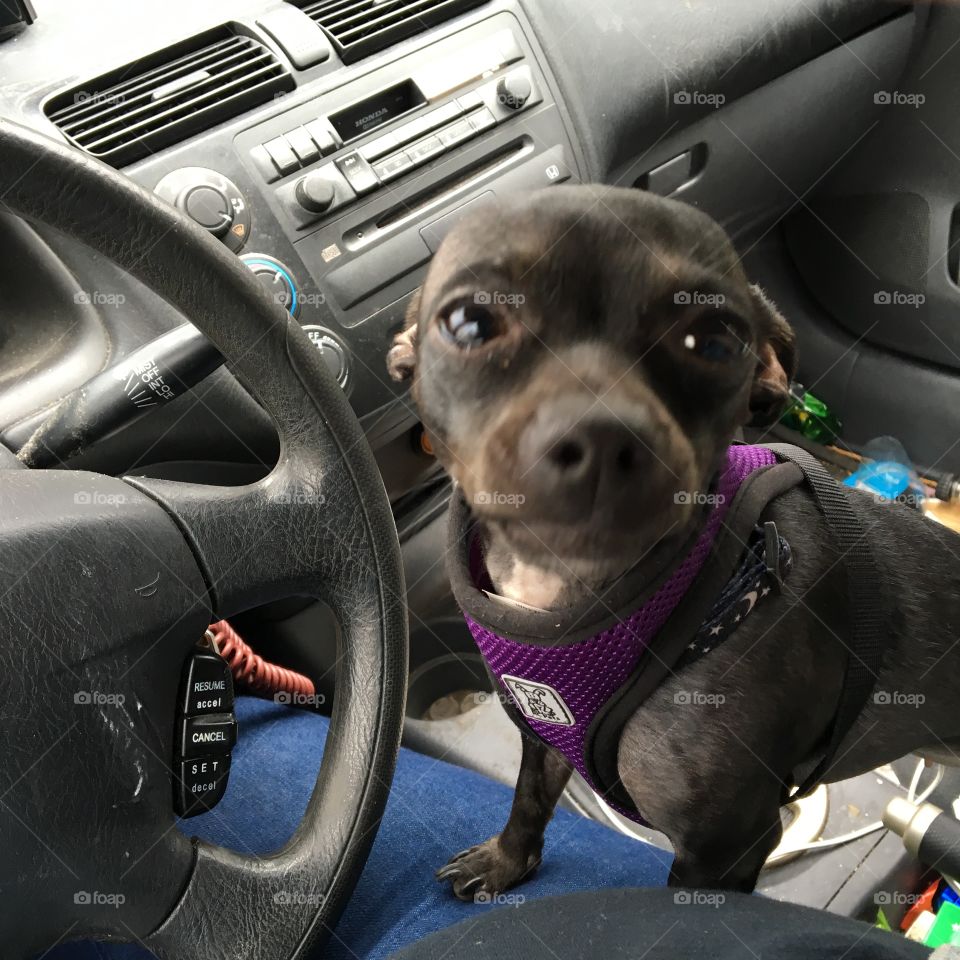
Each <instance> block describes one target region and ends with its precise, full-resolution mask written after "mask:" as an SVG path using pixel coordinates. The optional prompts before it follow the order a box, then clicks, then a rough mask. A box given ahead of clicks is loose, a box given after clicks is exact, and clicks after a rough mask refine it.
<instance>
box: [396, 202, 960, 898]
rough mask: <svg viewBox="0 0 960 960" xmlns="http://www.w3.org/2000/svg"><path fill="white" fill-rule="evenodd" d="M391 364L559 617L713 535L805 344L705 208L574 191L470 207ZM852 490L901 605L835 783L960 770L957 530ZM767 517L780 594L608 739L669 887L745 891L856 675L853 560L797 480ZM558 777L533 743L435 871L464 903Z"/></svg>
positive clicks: (886, 589) (895, 605) (887, 583)
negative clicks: (483, 825) (748, 429)
mask: <svg viewBox="0 0 960 960" xmlns="http://www.w3.org/2000/svg"><path fill="white" fill-rule="evenodd" d="M387 366H388V370H389V372H390V375H391V376H392V377H394V378H395V379H396V380H409V381H410V383H411V391H412V398H413V401H414V402H415V404H416V407H417V410H418V411H419V415H420V418H421V421H422V423H423V426H424V429H425V431H426V432H427V434H428V435H429V437H430V440H431V442H432V445H433V449H434V451H435V453H436V456H437V457H438V459H439V461H440V463H441V464H442V465H443V467H444V468H445V469H446V471H447V472H448V473H449V475H450V476H451V478H452V479H453V480H454V482H455V485H456V488H457V489H458V490H459V493H460V495H461V496H462V499H463V502H464V503H465V504H466V505H467V509H468V510H469V513H470V515H471V517H472V520H473V522H474V523H475V524H476V528H477V530H478V531H479V536H480V538H481V541H482V545H483V561H484V564H485V567H486V572H487V575H488V577H489V584H490V587H491V590H490V592H491V593H493V594H495V595H496V596H497V597H498V598H499V600H500V602H502V603H505V604H508V605H510V604H514V605H517V606H521V607H522V608H524V609H532V610H540V611H548V612H551V611H569V610H576V609H578V608H579V607H580V606H581V605H583V604H585V603H590V602H592V601H595V600H596V598H598V597H599V598H603V597H605V596H609V595H611V592H612V591H615V589H616V585H617V584H618V582H620V581H621V580H622V579H623V578H624V577H625V576H628V575H629V577H630V578H632V579H634V580H636V579H637V578H639V581H641V582H642V581H643V580H644V578H647V579H648V580H649V581H650V582H651V583H652V582H654V581H656V579H657V577H658V576H660V575H661V573H662V570H663V568H664V562H665V561H664V558H665V557H666V558H669V557H671V556H673V555H675V554H676V552H677V551H678V550H680V549H681V546H682V545H683V544H684V543H689V542H690V538H691V537H692V536H695V535H696V533H697V530H698V528H699V527H700V526H702V524H703V523H704V517H705V509H706V508H704V507H703V506H702V505H701V502H702V501H703V500H705V499H708V497H707V496H706V494H705V492H707V491H709V490H710V489H712V488H711V483H712V482H713V480H714V478H715V477H716V475H717V471H718V469H719V468H720V465H721V464H722V462H723V458H724V455H725V452H726V451H727V449H728V447H729V445H730V444H731V441H732V439H733V438H734V437H735V435H736V434H737V432H738V430H739V429H740V428H741V427H743V426H744V425H747V424H753V425H755V426H756V425H764V424H771V423H773V422H775V420H776V419H777V418H778V416H779V414H780V412H781V411H782V409H783V407H784V404H785V402H786V401H787V399H788V385H789V382H790V380H791V378H792V377H793V376H794V374H795V372H796V367H797V354H796V345H795V338H794V334H793V332H792V330H791V328H790V326H789V325H788V323H787V322H786V320H785V319H784V317H783V316H782V315H781V314H780V313H779V311H778V310H777V309H776V307H775V306H774V304H773V303H772V302H771V301H770V300H769V299H768V298H767V297H766V296H765V295H764V294H763V293H762V292H761V291H760V290H759V289H758V288H757V287H756V286H754V285H751V284H750V282H749V281H748V279H747V277H746V275H745V273H744V269H743V267H742V265H741V263H740V261H739V258H738V255H737V253H736V251H735V249H734V246H733V244H732V242H731V240H730V239H729V238H728V237H727V235H726V234H725V232H724V230H723V229H722V228H721V227H720V226H719V225H718V224H717V223H716V222H715V221H713V220H712V219H711V218H710V217H709V216H707V215H706V214H704V213H703V212H701V211H699V210H697V209H695V208H694V207H692V206H689V205H686V204H684V203H682V202H678V201H675V200H670V199H664V198H660V197H657V196H654V195H651V194H648V193H644V192H641V191H638V190H632V189H621V188H613V187H601V186H589V185H584V186H561V187H553V188H550V189H548V190H545V191H542V192H539V193H536V194H532V195H530V196H528V197H525V198H522V199H515V198H511V199H509V200H502V201H500V202H499V203H498V204H496V205H490V206H487V207H484V208H482V209H479V210H477V211H476V212H473V213H470V214H469V215H468V216H465V217H464V218H463V219H462V220H461V221H460V222H459V223H458V224H457V225H456V226H455V227H454V228H453V229H452V230H451V232H450V233H449V234H448V236H447V237H446V238H445V239H444V241H443V243H442V244H441V246H440V248H439V250H438V251H437V253H436V256H435V257H434V259H433V262H432V264H431V266H430V267H429V269H428V272H427V275H426V277H425V280H424V282H423V285H422V286H421V288H420V289H419V291H418V292H417V293H416V294H415V296H414V298H413V300H412V302H411V304H410V308H409V310H408V313H407V320H406V323H405V326H404V328H403V329H402V330H401V331H400V332H399V333H398V334H397V336H396V337H395V339H394V341H393V345H392V347H391V349H390V351H389V354H388V357H387ZM691 492H694V493H695V494H696V495H691ZM849 499H850V502H851V506H852V508H853V510H854V511H855V513H856V515H857V517H858V518H859V520H860V522H861V524H862V526H863V529H864V530H865V531H866V532H867V536H868V538H869V541H870V544H871V547H872V550H873V553H874V555H875V557H876V563H877V568H878V575H879V578H880V581H881V584H880V592H881V593H882V595H883V596H884V597H887V598H890V609H889V611H888V613H887V614H885V616H884V621H885V626H886V629H887V631H888V635H887V646H886V648H885V652H884V656H883V662H882V668H881V670H880V672H879V675H878V678H877V680H876V685H875V688H874V693H873V694H872V696H871V697H870V698H869V699H868V700H867V702H866V705H865V706H864V707H863V709H862V710H861V712H860V713H859V715H858V716H857V719H856V721H855V723H854V724H853V726H852V727H851V728H850V729H849V731H848V733H847V734H846V736H845V737H844V738H843V742H842V744H841V745H840V747H839V749H838V750H837V751H836V753H835V755H834V757H833V759H832V762H831V764H830V767H829V770H828V771H826V773H825V776H824V778H823V779H824V780H826V781H828V782H830V781H834V780H840V779H845V778H847V777H851V776H854V775H856V774H860V773H863V772H865V771H868V770H871V769H873V768H875V767H876V766H878V765H880V764H882V763H885V762H888V761H891V760H893V759H895V758H898V757H901V756H903V755H905V754H907V753H909V752H912V751H918V752H921V753H924V754H926V755H929V756H931V757H934V758H936V759H944V760H950V761H952V762H956V758H957V748H958V746H960V713H958V712H957V710H956V708H955V700H954V689H955V687H956V686H957V684H956V683H955V682H949V681H944V679H943V678H945V677H951V676H957V671H958V666H960V646H958V638H960V540H958V539H956V538H955V534H953V533H952V532H950V531H949V530H947V529H946V528H943V527H940V526H939V525H937V524H934V523H931V522H930V521H929V520H927V519H924V518H923V517H922V516H921V514H920V513H919V512H918V511H916V510H913V509H910V508H909V507H906V506H903V505H896V504H890V503H882V502H876V501H875V500H873V499H872V498H871V497H869V496H868V495H865V494H861V493H856V492H853V491H851V492H850V497H849ZM764 517H765V519H766V520H769V521H771V522H773V523H775V526H776V530H777V531H778V533H779V535H781V536H782V537H783V538H784V540H785V541H787V542H788V543H789V547H790V551H791V554H792V557H793V568H792V570H791V573H790V576H789V577H788V578H787V579H786V581H785V582H784V585H783V589H782V590H781V591H780V592H779V593H776V592H774V593H772V594H771V595H770V596H769V597H766V598H765V599H764V600H763V601H762V602H760V603H758V604H757V605H756V609H755V610H754V611H753V612H752V613H751V615H750V616H749V617H748V618H746V619H745V620H744V621H743V623H742V625H740V626H739V627H738V628H737V629H735V630H734V631H733V632H732V633H731V634H730V636H729V637H728V638H727V639H726V640H725V642H724V643H722V644H721V645H719V646H718V647H717V648H716V649H715V650H713V651H711V652H710V653H708V654H707V655H705V656H702V657H700V658H699V659H696V660H695V661H693V662H692V663H690V664H689V665H686V666H683V667H681V668H680V669H678V670H675V671H673V672H671V673H670V674H669V675H668V676H667V677H666V678H665V679H664V680H663V682H662V683H660V685H659V686H658V687H657V688H656V689H655V690H654V691H653V692H652V693H651V694H650V695H649V696H648V697H647V699H646V700H645V701H644V702H643V703H642V704H641V705H640V706H639V707H638V708H637V710H636V712H635V713H634V714H633V715H632V716H630V717H629V719H628V720H627V721H626V723H625V725H624V726H623V729H622V733H621V735H620V740H619V744H614V745H612V749H614V750H615V751H616V754H615V759H616V768H617V771H618V773H619V779H620V783H621V785H622V787H623V788H624V789H625V791H626V793H627V794H628V795H629V798H630V799H631V800H632V802H633V804H634V805H635V807H636V810H637V811H639V813H640V814H641V815H642V816H643V818H645V819H646V820H647V821H648V822H649V823H650V824H651V825H652V826H654V827H655V828H656V829H657V830H659V831H662V832H663V833H664V834H666V836H667V837H668V838H669V840H670V841H671V843H672V845H673V847H674V861H673V865H672V867H671V871H670V879H669V882H670V883H671V884H673V885H677V886H687V887H704V888H720V889H729V890H742V891H750V890H752V889H753V888H754V886H755V884H756V881H757V877H758V874H759V872H760V869H761V868H762V866H763V864H764V861H765V860H766V858H767V856H768V855H769V854H770V852H771V851H772V850H773V849H774V847H775V846H776V845H777V843H778V842H779V840H780V837H781V818H780V808H781V806H782V805H783V803H784V802H785V801H786V799H787V797H788V795H789V790H790V788H791V786H792V784H793V783H795V782H796V777H795V775H794V771H796V770H798V769H800V768H802V767H803V766H804V765H805V764H806V765H811V764H813V763H815V761H816V758H817V756H818V752H819V751H821V750H822V749H823V744H824V742H825V738H827V736H828V732H829V730H830V728H831V724H832V722H833V719H834V716H835V713H836V711H837V704H838V698H839V697H840V695H841V690H842V687H843V684H844V675H845V664H846V662H847V656H848V646H849V637H850V631H851V616H850V610H849V606H848V602H847V599H848V594H849V583H848V581H847V574H846V571H845V563H844V556H843V555H842V553H841V551H840V550H839V548H838V546H837V543H836V542H835V538H834V537H833V536H832V535H831V531H830V529H829V527H828V525H827V523H826V521H825V519H824V516H823V514H822V513H821V512H820V511H819V510H818V509H817V506H816V505H815V504H814V503H813V502H812V500H811V497H810V496H809V494H808V493H807V492H806V491H804V490H803V489H801V488H800V487H799V486H795V487H793V488H791V489H788V490H786V491H785V492H784V493H783V494H782V495H781V496H779V497H777V498H776V499H775V500H773V501H772V502H771V503H770V504H768V506H767V508H766V511H765V514H764ZM690 691H696V692H698V694H699V695H698V696H697V697H691V696H689V692H690ZM684 694H686V695H684ZM570 773H571V766H570V762H569V761H568V760H567V759H565V758H564V757H563V756H561V755H560V754H559V753H558V752H557V751H556V750H555V749H553V748H552V747H551V746H549V745H547V744H546V743H544V742H542V741H541V740H539V739H538V738H530V737H525V738H524V742H523V754H522V762H521V768H520V772H519V776H518V780H517V787H516V794H515V799H514V802H513V807H512V809H511V811H510V815H509V819H508V820H507V823H506V825H505V827H504V829H503V831H502V832H501V833H500V834H499V835H497V836H494V837H492V838H490V839H488V840H486V841H485V842H483V843H480V844H479V845H478V846H476V847H472V848H470V849H469V850H466V851H464V852H463V853H461V854H458V855H457V856H455V857H454V858H453V859H452V860H451V861H450V863H449V864H447V865H446V866H445V867H443V868H442V869H441V870H439V871H438V877H439V878H440V879H441V880H443V881H449V882H450V883H451V885H452V889H453V892H454V893H455V894H456V895H457V896H458V897H460V898H461V899H470V898H472V897H474V896H475V895H476V894H477V893H479V892H484V893H487V894H496V893H499V892H501V891H503V890H506V889H508V888H509V887H512V886H514V885H515V884H518V883H520V882H521V881H522V880H523V879H524V878H526V877H528V876H529V875H530V874H531V872H532V871H533V870H534V869H535V868H536V867H537V865H538V864H539V863H540V860H541V856H542V852H543V843H544V830H545V828H546V825H547V823H548V821H549V820H550V818H551V816H552V814H553V810H554V808H555V805H556V803H557V801H558V799H559V798H560V796H561V794H562V792H563V789H564V787H565V785H566V783H567V780H568V778H569V776H570Z"/></svg>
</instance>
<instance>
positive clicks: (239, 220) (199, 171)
mask: <svg viewBox="0 0 960 960" xmlns="http://www.w3.org/2000/svg"><path fill="white" fill-rule="evenodd" d="M154 192H155V193H156V194H157V196H158V197H161V198H162V199H164V200H166V201H167V203H172V204H173V205H174V206H175V207H176V208H177V209H178V210H180V211H182V212H183V213H185V214H186V215H187V216H188V217H189V218H190V219H191V220H193V221H194V223H196V224H198V225H199V226H201V227H203V229H204V230H207V231H209V232H210V233H212V234H213V236H215V237H217V238H218V239H219V240H222V241H223V243H224V246H226V247H228V248H229V249H230V250H232V251H233V252H234V253H236V252H237V251H238V250H240V248H241V247H242V246H243V245H244V244H245V243H246V242H247V237H249V236H250V210H249V209H248V207H247V202H246V200H244V198H243V194H242V193H241V192H240V188H239V187H238V186H237V185H236V184H235V183H233V181H231V180H228V179H227V178H226V177H225V176H223V174H220V173H217V171H216V170H208V169H207V168H206V167H183V168H182V169H180V170H174V171H172V172H171V173H168V174H167V175H166V176H165V177H164V178H163V179H162V180H161V181H160V182H159V183H158V184H157V186H156V187H155V189H154Z"/></svg>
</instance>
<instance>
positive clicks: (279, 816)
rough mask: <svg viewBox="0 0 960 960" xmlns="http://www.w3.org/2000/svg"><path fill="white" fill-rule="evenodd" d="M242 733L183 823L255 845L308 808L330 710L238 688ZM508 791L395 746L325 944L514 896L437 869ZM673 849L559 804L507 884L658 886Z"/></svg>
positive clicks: (477, 836)
mask: <svg viewBox="0 0 960 960" xmlns="http://www.w3.org/2000/svg"><path fill="white" fill-rule="evenodd" d="M237 715H238V718H239V721H240V728H241V735H240V743H239V744H238V746H237V748H236V750H235V752H234V759H233V769H232V772H231V777H230V784H229V787H228V789H227V793H226V796H225V797H224V799H223V801H222V802H221V803H220V805H219V806H218V807H217V808H216V809H215V810H213V811H211V812H210V813H208V814H204V815H203V816H200V817H196V818H194V819H192V820H189V821H186V822H185V823H184V824H182V828H183V829H184V831H186V832H189V833H191V834H196V835H197V836H201V837H203V838H205V839H207V840H211V841H213V842H215V843H219V844H222V845H223V846H226V847H231V848H232V849H234V850H238V851H246V852H250V853H265V852H267V851H270V850H273V849H276V848H277V847H280V846H282V845H283V843H284V842H285V841H286V840H287V839H288V838H289V837H290V835H291V834H292V832H293V830H294V828H295V826H296V824H297V822H298V821H299V820H300V818H301V816H302V815H303V811H304V809H305V807H306V803H307V799H308V797H309V795H310V790H311V788H312V786H313V780H314V777H315V775H316V771H317V770H318V768H319V764H320V757H321V755H322V753H323V744H324V740H325V738H326V732H327V727H328V721H327V720H326V719H325V718H323V717H319V716H316V715H313V714H309V713H305V712H303V711H297V710H291V709H289V708H287V707H283V706H278V705H276V704H274V703H270V702H266V701H262V700H254V699H251V698H242V699H241V700H240V701H238V704H237ZM511 798H512V791H511V790H510V789H508V788H507V787H505V786H503V785H502V784H498V783H494V782H493V781H491V780H488V779H487V778H485V777H483V776H480V775H478V774H475V773H472V772H471V771H468V770H463V769H462V768H460V767H455V766H452V765H451V764H448V763H444V762H443V761H441V760H435V759H432V758H430V757H425V756H422V755H421V754H417V753H414V752H412V751H410V750H402V751H401V753H400V758H399V761H398V764H397V772H396V777H395V779H394V781H393V787H392V790H391V793H390V800H389V803H388V804H387V810H386V813H385V815H384V818H383V823H382V825H381V828H380V832H379V834H378V835H377V839H376V842H375V843H374V846H373V850H372V852H371V854H370V859H369V860H368V862H367V866H366V869H365V870H364V872H363V876H362V877H361V879H360V882H359V884H358V886H357V888H356V891H355V892H354V895H353V898H352V900H351V902H350V904H349V906H348V907H347V910H346V911H345V913H344V915H343V917H342V919H341V920H340V923H339V924H338V926H337V929H336V931H335V932H334V934H333V936H332V937H331V939H330V944H329V946H328V948H327V951H326V953H325V956H327V957H329V958H332V960H357V958H361V960H367V958H379V957H386V956H389V955H390V954H391V953H392V952H393V951H395V950H397V949H399V948H400V947H402V946H405V945H406V944H409V943H412V942H414V941H415V940H419V939H420V938H422V937H424V936H426V935H427V934H429V933H432V932H434V931H435V930H440V929H442V928H444V927H447V926H450V925H451V924H454V923H457V922H458V921H460V920H464V919H467V918H469V917H470V916H479V915H480V914H482V913H484V912H486V911H488V910H493V909H498V910H509V909H512V908H511V906H509V905H498V906H491V905H483V904H479V905H477V904H468V903H462V902H460V901H459V900H457V899H455V898H454V897H453V895H452V894H451V893H450V891H449V888H448V886H447V885H441V884H438V883H437V882H436V881H435V880H434V877H433V873H434V870H436V868H437V867H439V866H441V865H442V864H443V863H445V862H446V861H447V860H448V859H449V857H450V856H451V855H452V854H454V853H456V852H457V851H459V850H462V849H463V848H465V847H469V846H471V845H472V844H474V843H478V842H480V841H481V840H485V839H486V838H487V837H488V836H490V835H492V834H494V833H497V832H498V831H499V830H500V829H501V828H502V826H503V824H504V822H505V820H506V817H507V814H508V812H509V810H510V802H511ZM670 860H671V856H670V854H667V853H664V852H663V851H660V850H656V849H654V848H651V847H648V846H646V845H644V844H641V843H637V842H635V841H633V840H630V839H628V838H627V837H624V836H622V835H621V834H618V833H616V832H614V831H613V830H609V829H607V828H606V827H604V826H602V825H601V824H598V823H594V822H593V821H590V820H586V819H584V818H582V817H579V816H576V815H575V814H572V813H568V812H566V811H563V810H561V811H558V812H557V815H556V817H555V818H554V820H553V822H552V823H551V824H550V827H549V828H548V830H547V841H546V850H545V854H544V864H543V866H542V867H541V868H540V870H539V871H538V872H537V874H536V875H535V876H534V878H533V879H532V880H530V881H529V882H528V883H526V884H524V885H523V886H522V887H520V888H518V889H517V890H516V891H514V893H515V894H516V895H518V897H520V898H526V899H528V900H529V899H534V898H539V897H544V896H548V895H551V894H557V893H568V892H571V891H577V890H592V889H599V888H603V887H626V886H659V885H662V884H664V883H665V882H666V877H667V871H668V868H669V865H670ZM152 956H153V954H151V953H149V952H148V951H146V950H145V949H144V948H143V947H141V946H134V945H129V946H127V945H123V946H121V945H106V944H93V943H72V944H64V945H62V946H60V947H58V948H56V949H54V950H52V951H50V952H49V953H47V954H46V955H45V958H44V960H102V958H109V960H147V958H150V957H152Z"/></svg>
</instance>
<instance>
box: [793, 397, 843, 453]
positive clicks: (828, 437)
mask: <svg viewBox="0 0 960 960" xmlns="http://www.w3.org/2000/svg"><path fill="white" fill-rule="evenodd" d="M780 422H781V423H782V424H783V425H784V426H786V427H789V428H790V429H791V430H796V432H797V433H799V434H802V435H803V436H804V437H806V438H807V439H808V440H813V441H815V442H816V443H823V444H829V443H835V442H836V440H837V438H838V437H839V436H840V434H841V432H842V431H843V425H842V424H841V423H840V420H839V418H838V417H837V416H836V414H834V413H833V411H831V409H830V408H829V407H828V406H827V405H826V404H825V403H824V402H823V401H822V400H821V399H820V398H819V397H815V396H814V395H813V394H812V393H808V392H807V391H806V390H804V389H803V387H801V386H800V385H799V384H794V385H792V386H791V388H790V406H789V407H787V409H786V410H785V411H784V414H783V416H782V417H781V418H780Z"/></svg>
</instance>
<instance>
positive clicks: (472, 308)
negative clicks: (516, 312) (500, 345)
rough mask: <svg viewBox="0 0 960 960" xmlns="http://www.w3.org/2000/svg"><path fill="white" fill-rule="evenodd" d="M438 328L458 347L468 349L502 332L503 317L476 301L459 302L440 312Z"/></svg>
mask: <svg viewBox="0 0 960 960" xmlns="http://www.w3.org/2000/svg"><path fill="white" fill-rule="evenodd" d="M440 329H441V330H442V331H443V333H444V335H445V336H446V337H447V339H448V340H450V341H452V342H453V343H455V344H456V345H457V346H458V347H463V348H464V349H469V348H470V347H479V346H480V345H481V344H484V343H487V342H488V341H490V340H493V338H494V337H499V336H500V334H502V333H503V332H504V323H503V318H502V317H501V316H500V315H499V314H497V313H494V312H493V311H491V310H490V309H489V308H488V307H485V306H483V305H482V304H477V303H459V304H454V305H453V306H451V307H448V308H447V309H446V310H444V311H443V312H442V313H441V314H440Z"/></svg>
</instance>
